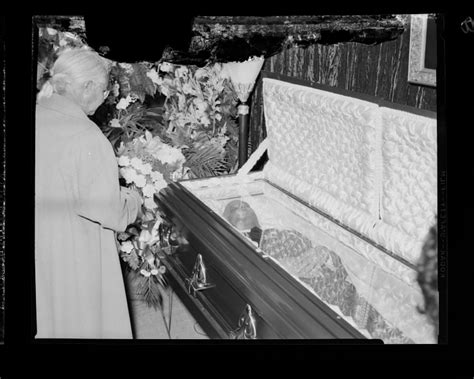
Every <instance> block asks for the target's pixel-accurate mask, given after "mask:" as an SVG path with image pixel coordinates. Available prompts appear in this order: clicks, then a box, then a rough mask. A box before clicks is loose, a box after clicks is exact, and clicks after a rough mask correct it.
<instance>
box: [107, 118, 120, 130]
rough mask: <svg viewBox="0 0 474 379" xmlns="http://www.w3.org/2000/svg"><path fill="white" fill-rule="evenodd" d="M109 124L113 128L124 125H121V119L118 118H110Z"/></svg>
mask: <svg viewBox="0 0 474 379" xmlns="http://www.w3.org/2000/svg"><path fill="white" fill-rule="evenodd" d="M109 124H110V126H111V127H112V128H121V127H122V125H120V121H119V120H118V119H117V118H113V119H112V120H110V123H109Z"/></svg>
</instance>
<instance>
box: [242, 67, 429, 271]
mask: <svg viewBox="0 0 474 379" xmlns="http://www.w3.org/2000/svg"><path fill="white" fill-rule="evenodd" d="M262 80H263V103H264V114H265V125H266V129H267V138H266V140H265V141H264V142H263V143H262V144H261V146H260V147H259V148H258V149H257V151H256V152H255V153H254V154H253V155H252V156H251V157H250V158H249V161H248V163H247V164H246V165H244V166H243V167H242V168H241V170H240V171H239V173H240V174H243V173H246V172H248V171H249V170H250V167H251V166H252V165H253V164H254V162H255V161H256V160H258V157H259V155H261V154H262V152H263V151H264V150H266V151H267V153H268V158H269V161H268V162H267V164H266V165H265V167H264V170H263V172H264V175H265V177H266V178H267V179H268V180H269V181H271V182H273V183H275V184H276V185H278V186H280V187H281V188H284V189H285V190H286V191H288V192H290V193H292V194H294V195H296V196H297V197H299V198H300V199H302V200H303V201H305V202H307V203H308V204H310V205H311V206H314V207H315V208H317V209H320V210H321V211H323V212H324V213H326V214H328V215H330V216H331V217H333V218H334V219H336V220H338V221H339V222H341V223H342V224H344V225H347V226H348V227H350V228H352V229H354V230H356V231H358V232H359V233H361V234H362V235H363V236H366V237H368V238H370V239H371V240H374V241H375V242H376V243H377V244H380V245H381V246H384V247H386V248H387V249H388V250H390V251H392V252H393V253H394V254H396V255H399V256H400V257H402V258H403V259H406V260H407V261H409V262H412V263H415V262H416V260H417V259H418V257H419V253H420V251H421V246H422V243H423V240H424V238H425V237H426V235H427V233H428V230H429V228H430V227H431V226H432V225H433V224H434V223H435V222H436V209H437V196H436V194H437V141H436V137H437V131H436V126H437V124H436V113H434V112H429V111H424V110H419V109H414V108H411V107H407V106H399V105H394V104H392V103H388V102H386V101H381V100H379V99H377V98H375V97H372V96H368V95H361V94H357V93H354V92H350V91H345V90H340V89H334V88H330V87H327V86H323V85H314V84H312V85H308V83H306V82H302V81H299V80H295V79H289V78H287V77H283V76H281V75H275V74H272V73H267V72H262ZM407 192H408V196H407Z"/></svg>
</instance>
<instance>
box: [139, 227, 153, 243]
mask: <svg viewBox="0 0 474 379" xmlns="http://www.w3.org/2000/svg"><path fill="white" fill-rule="evenodd" d="M151 238H152V236H151V233H150V232H149V231H148V230H146V229H144V230H142V231H141V232H140V237H138V240H139V241H140V242H144V243H149V242H150V240H151Z"/></svg>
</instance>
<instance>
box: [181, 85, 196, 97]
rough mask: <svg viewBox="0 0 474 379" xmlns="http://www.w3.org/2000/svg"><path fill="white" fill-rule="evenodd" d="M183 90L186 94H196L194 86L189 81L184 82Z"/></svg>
mask: <svg viewBox="0 0 474 379" xmlns="http://www.w3.org/2000/svg"><path fill="white" fill-rule="evenodd" d="M183 92H184V93H185V94H186V95H195V94H196V90H195V89H194V88H193V86H192V85H191V83H189V82H186V83H184V84H183Z"/></svg>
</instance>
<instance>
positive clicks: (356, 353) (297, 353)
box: [0, 6, 474, 375]
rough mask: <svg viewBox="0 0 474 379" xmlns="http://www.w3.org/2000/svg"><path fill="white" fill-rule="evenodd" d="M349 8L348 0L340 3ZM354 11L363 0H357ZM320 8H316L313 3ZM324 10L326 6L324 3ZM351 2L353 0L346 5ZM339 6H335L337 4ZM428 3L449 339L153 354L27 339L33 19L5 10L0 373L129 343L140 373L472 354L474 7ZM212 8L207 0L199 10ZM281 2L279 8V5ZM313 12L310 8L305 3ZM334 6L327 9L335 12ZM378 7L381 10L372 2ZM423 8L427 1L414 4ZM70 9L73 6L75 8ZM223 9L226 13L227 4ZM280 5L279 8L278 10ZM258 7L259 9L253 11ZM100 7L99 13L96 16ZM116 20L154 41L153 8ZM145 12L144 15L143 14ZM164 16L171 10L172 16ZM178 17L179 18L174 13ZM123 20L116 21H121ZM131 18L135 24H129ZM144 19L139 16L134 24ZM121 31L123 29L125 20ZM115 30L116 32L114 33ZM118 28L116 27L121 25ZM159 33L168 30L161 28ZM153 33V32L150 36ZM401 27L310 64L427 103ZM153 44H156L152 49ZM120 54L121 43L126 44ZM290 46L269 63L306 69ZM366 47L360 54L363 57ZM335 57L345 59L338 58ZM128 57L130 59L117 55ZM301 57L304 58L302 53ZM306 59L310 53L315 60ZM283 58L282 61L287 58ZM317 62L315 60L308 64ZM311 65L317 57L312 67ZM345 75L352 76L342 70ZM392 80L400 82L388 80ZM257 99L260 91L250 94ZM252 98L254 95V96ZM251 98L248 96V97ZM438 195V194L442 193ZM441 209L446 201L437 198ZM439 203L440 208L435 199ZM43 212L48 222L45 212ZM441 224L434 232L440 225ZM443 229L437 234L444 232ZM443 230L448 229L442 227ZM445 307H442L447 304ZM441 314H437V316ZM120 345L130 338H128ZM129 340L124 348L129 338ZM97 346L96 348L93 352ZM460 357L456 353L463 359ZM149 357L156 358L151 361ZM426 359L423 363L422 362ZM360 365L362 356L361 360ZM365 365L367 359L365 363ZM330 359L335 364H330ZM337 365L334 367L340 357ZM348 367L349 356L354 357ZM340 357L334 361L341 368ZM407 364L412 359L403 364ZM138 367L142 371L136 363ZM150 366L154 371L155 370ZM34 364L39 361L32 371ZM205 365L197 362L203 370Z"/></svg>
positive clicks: (326, 74)
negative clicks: (293, 61)
mask: <svg viewBox="0 0 474 379" xmlns="http://www.w3.org/2000/svg"><path fill="white" fill-rule="evenodd" d="M344 8H346V7H344ZM357 9H359V11H360V12H356V13H371V12H366V11H367V9H363V8H360V7H359V8H357V6H356V10H357ZM326 10H327V9H323V8H320V9H318V12H319V13H321V12H324V11H326ZM327 11H328V12H331V10H327ZM345 11H347V12H349V11H350V8H347V9H345ZM339 12H340V11H339ZM428 12H434V13H437V12H441V13H444V14H445V28H444V29H443V30H442V31H441V34H440V39H439V44H438V54H440V55H439V58H438V78H439V79H438V87H437V89H436V91H437V96H436V98H437V100H436V109H437V112H438V120H439V125H440V126H439V132H438V136H439V137H438V138H439V157H440V158H439V160H440V167H441V169H443V165H445V168H446V170H445V171H443V172H442V175H443V176H442V177H443V179H444V180H440V186H442V185H443V186H446V187H447V192H445V193H446V195H447V199H446V201H447V203H446V202H444V203H443V204H440V206H441V207H445V206H446V205H447V209H448V212H447V220H448V223H447V225H446V227H445V231H446V232H447V236H449V238H447V239H445V243H447V251H448V252H449V262H448V263H449V266H448V267H449V281H448V282H446V283H445V288H444V290H443V291H442V293H441V297H442V299H441V301H442V302H445V304H446V301H447V298H448V296H446V291H445V290H447V291H448V293H449V304H448V306H449V318H448V322H449V327H448V330H447V331H448V344H447V345H443V346H424V347H423V346H418V347H416V348H413V349H411V348H410V347H405V346H402V347H397V346H383V347H382V348H377V347H369V346H367V347H366V348H365V347H364V346H360V345H358V346H357V348H356V349H354V348H352V347H351V346H322V347H319V348H318V346H315V347H312V346H311V343H307V344H303V345H300V344H297V345H291V344H287V343H282V344H278V345H277V346H276V345H275V344H271V343H265V344H263V345H262V344H260V343H258V342H257V343H256V344H252V345H245V346H242V345H239V344H236V345H232V346H226V345H225V343H224V344H222V343H221V342H219V341H211V342H210V343H203V344H199V346H197V347H196V346H193V345H192V344H183V343H182V341H181V342H179V341H174V342H171V343H168V341H162V342H161V341H160V343H157V342H156V341H155V342H154V343H153V350H152V351H153V354H152V355H150V351H151V350H150V349H148V348H147V347H148V346H147V343H146V342H140V343H137V342H136V341H134V342H133V343H125V344H124V345H122V344H120V343H119V342H118V341H113V342H107V341H93V342H94V343H92V344H91V343H89V344H87V345H85V344H80V343H79V344H78V343H67V341H66V343H59V344H58V342H57V341H56V343H41V342H37V341H35V340H34V322H35V321H34V313H35V309H34V296H33V295H34V250H33V249H34V112H33V110H34V96H33V95H32V94H33V88H34V86H33V84H34V81H32V77H33V75H31V73H32V72H33V68H34V65H33V64H32V49H31V46H32V42H31V41H32V28H31V15H24V16H16V17H8V18H7V17H4V18H3V19H2V23H4V25H6V29H5V37H6V49H5V51H4V52H3V53H4V56H5V60H3V59H2V64H4V65H5V77H6V87H5V89H6V104H5V108H4V109H2V110H6V113H5V115H6V124H4V127H3V129H2V135H1V137H2V139H3V138H5V139H6V141H7V147H6V162H7V164H6V177H5V180H6V183H7V188H6V204H7V205H6V209H5V211H6V234H7V238H6V246H5V253H6V254H5V267H6V270H5V271H6V277H5V281H4V283H1V284H2V286H1V288H2V290H3V289H5V301H6V303H5V312H0V313H2V316H3V313H4V316H5V345H4V346H0V362H1V363H0V375H2V371H3V370H6V371H7V372H11V373H13V372H16V373H19V372H21V371H23V370H29V369H31V368H32V369H33V370H34V371H35V370H38V369H39V368H40V366H38V365H37V364H35V363H41V364H42V365H46V366H48V367H51V366H54V365H55V364H58V363H59V361H63V360H65V361H66V362H68V363H70V364H71V366H70V368H69V369H72V370H74V371H77V370H80V369H81V368H82V367H84V368H87V367H89V368H90V369H92V366H91V365H92V362H94V360H93V358H94V355H93V354H94V353H95V354H97V355H98V359H99V358H100V361H102V362H105V360H106V355H104V353H106V352H108V353H110V352H112V354H113V356H112V360H111V361H106V362H110V363H113V364H110V367H111V369H113V367H115V368H118V369H120V368H121V367H124V368H125V367H136V366H135V365H136V362H141V360H138V361H136V360H133V361H132V360H131V359H130V357H131V356H128V358H129V359H130V360H126V359H122V358H121V357H124V352H125V351H127V352H129V351H130V352H133V353H134V354H135V355H134V357H137V356H141V357H142V359H143V357H148V358H146V360H147V362H148V363H147V364H142V363H140V364H139V365H140V368H134V371H135V373H137V374H138V373H139V374H140V375H146V373H145V372H146V371H147V370H152V371H153V372H159V370H160V368H159V367H160V366H161V367H165V366H169V364H168V361H166V359H163V357H169V356H177V357H179V358H180V359H181V361H182V362H184V361H185V360H186V359H188V358H186V357H197V356H199V357H201V358H207V359H208V360H209V359H211V357H212V362H216V359H217V358H218V357H232V361H233V362H234V363H235V356H236V355H235V354H236V352H243V351H244V352H245V353H246V356H247V358H260V359H261V360H263V361H265V360H267V359H272V360H277V361H278V362H281V361H282V360H289V359H291V358H296V359H303V358H305V359H308V358H309V359H312V360H314V359H317V358H320V359H324V358H326V359H334V358H336V357H337V359H364V358H365V359H380V358H390V359H407V358H409V359H418V358H428V359H434V360H437V361H438V363H436V362H432V363H431V364H432V365H434V366H436V367H437V366H442V365H443V364H442V363H439V362H441V361H442V360H445V359H457V360H459V361H457V362H456V365H455V366H453V365H451V364H447V365H449V367H451V368H452V371H451V373H453V372H456V371H455V369H456V368H457V369H459V368H462V367H463V363H466V362H467V361H468V360H471V359H472V357H471V355H472V353H470V350H471V349H469V345H470V344H472V341H473V338H472V337H473V333H472V328H471V323H472V289H473V288H474V285H473V277H474V273H473V271H474V270H473V266H472V262H473V259H472V255H473V250H474V249H473V247H472V242H471V238H469V237H470V235H471V234H472V230H473V229H472V226H473V223H472V214H474V212H473V211H474V206H473V202H472V193H473V189H472V184H471V183H472V179H473V178H474V166H473V163H474V159H473V158H472V153H471V151H472V150H473V149H472V146H471V145H472V143H473V127H474V125H473V119H474V115H473V109H474V106H473V104H474V96H473V93H474V92H473V89H474V80H473V79H474V75H473V72H472V68H473V67H474V33H469V34H465V33H463V32H462V30H461V28H460V24H461V22H462V21H463V20H464V19H465V18H467V17H468V16H471V17H474V12H470V13H469V11H466V12H465V13H464V12H462V11H460V10H457V11H456V13H453V12H450V11H449V10H446V9H444V10H443V9H433V10H429V11H428ZM205 13H207V14H212V13H208V12H205V10H203V11H202V13H201V12H199V13H197V14H205ZM278 13H280V12H277V14H278ZM312 13H314V11H313V12H312ZM333 13H334V12H333ZM378 13H380V12H378ZM387 13H412V12H411V10H410V11H408V12H407V11H402V12H400V10H393V9H392V10H388V12H387ZM420 13H426V10H420ZM72 14H80V13H78V12H75V13H72ZM227 14H229V13H228V12H227ZM281 14H284V13H281ZM254 15H257V12H255V13H254ZM103 17H105V16H103ZM109 17H116V18H115V19H116V20H119V21H117V23H116V24H115V25H116V27H117V28H126V29H127V30H128V31H129V33H128V35H127V36H126V37H123V38H122V46H123V48H124V50H125V48H126V47H127V48H128V47H130V46H131V45H133V44H134V43H135V42H137V43H139V44H140V45H141V47H140V48H139V50H142V49H143V48H144V47H147V48H148V51H150V52H152V51H153V50H152V49H153V46H154V44H155V41H154V37H153V36H154V35H155V34H153V28H152V27H151V26H150V25H152V21H153V20H152V19H153V17H152V16H149V18H148V21H149V23H148V24H147V23H146V22H143V20H142V22H141V23H140V22H139V21H140V20H139V19H136V20H134V22H129V23H128V24H127V17H128V20H132V19H133V17H130V15H127V14H121V17H122V18H119V17H117V16H109ZM142 17H143V16H142ZM170 19H171V18H168V20H170ZM175 21H176V22H179V18H175ZM120 22H122V23H120ZM130 24H132V25H130ZM140 25H141V26H140ZM122 31H123V30H122ZM117 35H118V34H117ZM121 35H123V33H122V34H121ZM161 35H166V34H161ZM159 37H160V34H158V35H157V36H156V39H158V38H159ZM406 43H407V36H406V35H405V36H402V37H401V39H400V40H397V41H392V42H387V43H386V44H384V45H383V46H372V47H366V46H358V45H357V44H347V45H341V46H338V47H334V46H333V47H331V46H327V47H317V46H315V47H313V49H314V51H315V52H316V51H317V52H318V54H321V57H324V59H323V60H322V61H323V62H326V63H327V62H328V60H330V59H331V57H336V56H339V57H340V58H339V61H338V62H339V63H338V64H335V65H334V66H333V67H332V68H330V67H329V66H328V65H326V66H323V65H322V66H321V67H319V68H318V70H317V71H313V72H314V78H316V79H317V80H319V81H320V82H322V83H324V82H325V83H328V84H332V85H335V86H342V87H344V86H345V85H346V83H349V85H350V86H351V88H353V89H354V90H357V91H360V90H362V91H368V92H373V91H375V90H376V91H377V93H378V94H380V95H381V96H382V97H383V98H385V99H388V100H390V101H395V102H406V103H410V104H411V105H414V106H416V107H419V108H425V109H433V107H434V103H433V89H431V88H415V87H412V86H411V85H409V84H407V83H406V82H405V79H404V78H405V77H406V76H405V75H404V74H403V67H402V65H400V66H392V65H394V64H395V65H396V60H392V57H393V56H394V55H393V54H402V55H403V56H406V51H405V50H404V49H405V46H406V45H405V44H406ZM158 50H159V49H158ZM124 54H125V53H124ZM291 54H298V53H297V52H296V51H288V52H286V53H282V54H281V55H280V56H278V57H274V58H272V59H271V60H270V61H269V62H267V63H266V67H265V68H266V69H272V70H275V71H285V72H286V73H287V74H290V75H304V72H305V70H304V69H303V66H304V65H309V64H311V62H309V61H307V60H306V61H305V60H304V59H303V60H302V61H300V62H303V63H301V64H302V65H303V66H301V67H300V66H296V65H286V67H285V65H284V63H285V62H289V59H290V55H291ZM353 54H358V55H359V57H360V59H369V57H370V59H372V60H373V59H376V57H377V56H378V54H381V59H383V60H384V62H385V65H384V66H382V67H383V70H384V71H383V72H378V73H377V74H378V75H381V76H380V78H381V80H382V82H380V79H379V83H383V85H381V86H380V87H378V89H376V88H377V87H376V86H374V81H373V78H371V79H369V80H366V79H365V77H364V70H363V69H361V68H360V67H362V66H357V65H352V66H351V65H346V64H345V58H346V57H347V56H350V55H353ZM364 57H365V58H364ZM341 58H342V59H341ZM146 59H147V60H155V59H157V58H156V57H155V55H154V54H153V55H152V56H150V57H146ZM121 60H122V61H127V59H121ZM304 62H305V63H304ZM312 64H313V65H314V64H315V62H313V63H312ZM284 67H285V68H284ZM315 67H316V66H315ZM394 67H398V69H399V70H401V71H399V75H400V76H399V78H401V79H400V80H399V81H398V82H394V81H392V80H391V79H389V78H392V77H393V75H394V71H390V70H393V69H394ZM316 68H317V67H316ZM348 78H350V80H349V79H348ZM395 83H396V84H397V85H396V86H395ZM252 101H253V102H255V101H256V102H258V95H257V96H255V97H254V99H252ZM252 104H253V105H254V103H252ZM254 106H255V105H254ZM441 201H444V200H442V199H441ZM443 209H444V208H443ZM440 210H441V208H440ZM44 222H47V220H45V221H44ZM440 234H441V233H440ZM441 237H443V236H441ZM444 237H446V235H444ZM442 317H446V314H444V315H443V316H442ZM442 320H443V318H441V322H442ZM126 347H127V348H126ZM130 347H131V348H130ZM83 354H88V355H87V360H85V361H84V360H81V359H80V358H79V357H81V356H82V355H83ZM97 355H95V356H97ZM14 357H21V358H25V357H26V360H23V361H22V364H20V365H17V364H14ZM461 360H463V362H462V361H461ZM153 362H156V364H155V363H153ZM427 364H428V365H429V363H425V364H423V366H426V365H427ZM358 366H359V365H358ZM363 366H364V367H365V368H366V369H367V367H366V366H365V364H363ZM331 367H332V366H331ZM338 367H341V366H340V365H339V366H338ZM351 367H352V365H351ZM342 368H343V367H341V369H342ZM407 369H409V368H408V367H407ZM142 370H143V371H142ZM155 370H157V371H155ZM35 372H37V371H35ZM205 372H206V370H204V371H203V373H205Z"/></svg>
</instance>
